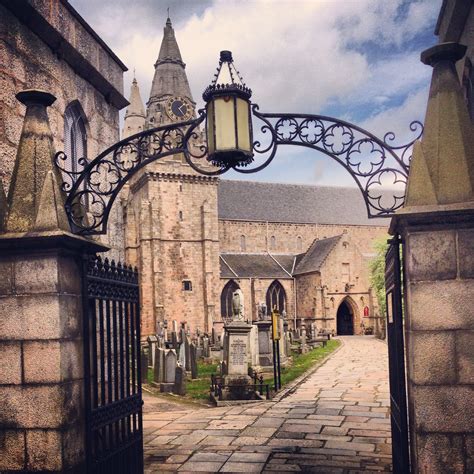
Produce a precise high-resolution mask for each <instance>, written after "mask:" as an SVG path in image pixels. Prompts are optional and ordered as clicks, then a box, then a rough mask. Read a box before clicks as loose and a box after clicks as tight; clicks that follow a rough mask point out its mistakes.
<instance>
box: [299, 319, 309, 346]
mask: <svg viewBox="0 0 474 474" xmlns="http://www.w3.org/2000/svg"><path fill="white" fill-rule="evenodd" d="M300 339H301V353H302V354H305V353H306V352H307V351H308V348H307V347H306V325H305V323H304V321H303V322H302V323H301V337H300Z"/></svg>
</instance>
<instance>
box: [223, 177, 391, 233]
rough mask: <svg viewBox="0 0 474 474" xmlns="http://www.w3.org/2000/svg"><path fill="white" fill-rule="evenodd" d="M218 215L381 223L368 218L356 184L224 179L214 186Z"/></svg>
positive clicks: (293, 221)
mask: <svg viewBox="0 0 474 474" xmlns="http://www.w3.org/2000/svg"><path fill="white" fill-rule="evenodd" d="M217 202H218V213H219V219H235V220H245V221H268V222H290V223H301V224H304V223H314V224H347V225H382V226H388V224H389V220H388V219H384V218H377V219H369V218H368V217H367V209H366V207H365V203H364V199H363V197H362V194H361V192H360V190H359V189H358V188H343V187H331V186H308V185H301V184H279V183H258V182H252V181H234V180H224V179H222V180H221V181H220V182H219V187H218V201H217Z"/></svg>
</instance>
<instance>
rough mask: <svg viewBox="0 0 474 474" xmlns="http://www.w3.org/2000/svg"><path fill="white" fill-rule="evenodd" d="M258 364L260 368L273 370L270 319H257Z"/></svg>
mask: <svg viewBox="0 0 474 474" xmlns="http://www.w3.org/2000/svg"><path fill="white" fill-rule="evenodd" d="M255 325H256V326H257V328H258V354H259V360H258V362H259V365H260V367H261V369H262V370H269V371H270V370H273V347H272V341H271V337H272V334H271V329H272V321H271V320H268V319H267V320H265V321H257V322H256V323H255Z"/></svg>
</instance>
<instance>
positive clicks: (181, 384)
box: [173, 365, 186, 395]
mask: <svg viewBox="0 0 474 474" xmlns="http://www.w3.org/2000/svg"><path fill="white" fill-rule="evenodd" d="M173 393H175V394H176V395H186V370H185V369H184V367H180V366H179V365H177V366H176V370H175V379H174V387H173Z"/></svg>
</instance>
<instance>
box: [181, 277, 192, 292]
mask: <svg viewBox="0 0 474 474" xmlns="http://www.w3.org/2000/svg"><path fill="white" fill-rule="evenodd" d="M183 291H193V284H192V283H191V281H190V280H183Z"/></svg>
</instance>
